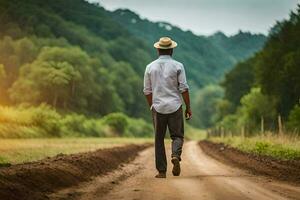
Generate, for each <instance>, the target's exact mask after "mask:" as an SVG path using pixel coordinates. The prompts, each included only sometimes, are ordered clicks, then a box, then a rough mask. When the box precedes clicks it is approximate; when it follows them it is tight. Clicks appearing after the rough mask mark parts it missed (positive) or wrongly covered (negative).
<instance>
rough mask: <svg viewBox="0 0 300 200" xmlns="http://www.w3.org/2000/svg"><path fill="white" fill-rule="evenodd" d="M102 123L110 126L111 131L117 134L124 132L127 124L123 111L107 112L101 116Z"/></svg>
mask: <svg viewBox="0 0 300 200" xmlns="http://www.w3.org/2000/svg"><path fill="white" fill-rule="evenodd" d="M103 123H104V124H105V125H108V126H109V127H111V128H112V131H114V132H115V133H116V134H117V135H119V136H121V135H123V134H124V133H125V130H126V128H127V126H128V120H127V116H126V115H125V114H123V113H112V114H108V115H106V116H105V117H104V118H103Z"/></svg>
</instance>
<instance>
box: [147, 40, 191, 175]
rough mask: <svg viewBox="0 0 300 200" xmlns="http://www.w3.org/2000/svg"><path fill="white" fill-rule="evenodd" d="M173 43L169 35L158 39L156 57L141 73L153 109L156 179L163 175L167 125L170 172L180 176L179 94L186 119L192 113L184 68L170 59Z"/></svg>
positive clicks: (181, 116) (180, 130) (164, 171)
mask: <svg viewBox="0 0 300 200" xmlns="http://www.w3.org/2000/svg"><path fill="white" fill-rule="evenodd" d="M176 46H177V43H176V42H174V41H172V40H171V39H170V38H168V37H162V38H160V40H159V41H158V42H156V43H155V44H154V47H155V48H156V49H157V51H158V54H159V58H158V59H157V60H155V61H153V62H152V63H150V64H149V65H148V66H147V68H146V70H145V76H144V94H145V96H146V98H147V101H148V104H149V106H150V109H151V110H152V116H153V124H154V131H155V163H156V169H157V170H158V174H157V175H156V176H155V177H156V178H166V171H167V158H166V152H165V143H164V138H165V135H166V130H167V128H168V129H169V132H170V136H171V139H172V155H171V157H172V160H171V161H172V163H173V170H172V173H173V175H174V176H179V175H180V161H181V153H182V145H183V139H184V123H183V113H182V100H181V96H182V97H183V100H184V102H185V105H186V110H185V117H186V119H190V118H191V116H192V112H191V108H190V98H189V91H188V89H189V87H188V84H187V81H186V76H185V70H184V67H183V65H182V64H181V63H180V62H177V61H176V60H174V59H173V58H172V55H173V49H174V48H175V47H176Z"/></svg>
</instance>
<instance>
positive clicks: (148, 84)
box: [143, 67, 152, 95]
mask: <svg viewBox="0 0 300 200" xmlns="http://www.w3.org/2000/svg"><path fill="white" fill-rule="evenodd" d="M143 92H144V94H145V95H149V94H151V93H152V85H151V79H150V74H149V67H146V70H145V74H144V90H143Z"/></svg>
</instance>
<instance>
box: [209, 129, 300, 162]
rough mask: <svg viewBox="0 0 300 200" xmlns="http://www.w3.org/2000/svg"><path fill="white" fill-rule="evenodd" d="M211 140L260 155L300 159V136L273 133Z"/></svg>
mask: <svg viewBox="0 0 300 200" xmlns="http://www.w3.org/2000/svg"><path fill="white" fill-rule="evenodd" d="M209 140H211V141H213V142H222V143H225V144H228V145H230V146H232V147H236V148H238V149H240V150H242V151H246V152H251V153H255V154H259V155H267V156H272V157H275V158H279V159H284V160H294V159H296V160H299V159H300V138H299V137H290V136H281V137H279V136H276V135H275V136H274V135H272V134H268V135H264V136H256V137H251V138H242V137H225V138H220V137H214V138H210V139H209Z"/></svg>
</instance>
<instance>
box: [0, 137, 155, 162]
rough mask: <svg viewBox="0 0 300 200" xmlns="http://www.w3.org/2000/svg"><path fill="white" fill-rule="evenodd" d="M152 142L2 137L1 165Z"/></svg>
mask: <svg viewBox="0 0 300 200" xmlns="http://www.w3.org/2000/svg"><path fill="white" fill-rule="evenodd" d="M151 142H152V139H151V138H48V139H46V138H44V139H40V138H35V139H0V166H7V165H10V164H18V163H24V162H31V161H36V160H41V159H44V158H47V157H52V156H55V155H60V154H72V153H79V152H87V151H95V150H97V149H103V148H112V147H116V146H124V145H127V144H144V143H151Z"/></svg>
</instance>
